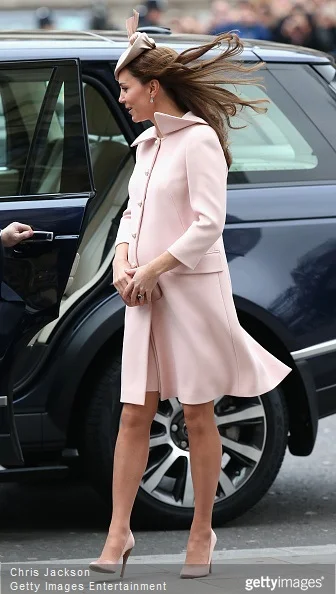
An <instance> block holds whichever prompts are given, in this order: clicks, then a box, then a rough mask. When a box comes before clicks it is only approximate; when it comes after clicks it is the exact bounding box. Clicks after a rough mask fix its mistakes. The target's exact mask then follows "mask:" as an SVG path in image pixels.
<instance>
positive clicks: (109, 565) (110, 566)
mask: <svg viewBox="0 0 336 594" xmlns="http://www.w3.org/2000/svg"><path fill="white" fill-rule="evenodd" d="M134 545H135V540H134V536H133V534H132V532H131V531H130V532H129V535H128V537H127V540H126V544H125V546H124V548H123V551H122V553H121V557H120V559H117V560H116V559H114V560H111V561H110V560H107V561H106V560H105V559H104V560H102V561H100V560H99V559H98V560H97V561H92V563H90V565H89V568H90V569H92V571H97V572H99V573H115V572H116V571H117V569H118V566H119V565H120V563H121V560H122V567H121V572H120V577H124V573H125V568H126V563H127V560H128V557H129V556H130V554H131V551H132V549H133V547H134Z"/></svg>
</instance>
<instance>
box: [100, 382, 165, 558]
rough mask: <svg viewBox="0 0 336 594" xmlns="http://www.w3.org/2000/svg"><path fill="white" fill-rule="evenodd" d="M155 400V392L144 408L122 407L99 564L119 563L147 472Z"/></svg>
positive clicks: (130, 405) (135, 405)
mask: <svg viewBox="0 0 336 594" xmlns="http://www.w3.org/2000/svg"><path fill="white" fill-rule="evenodd" d="M158 399H159V393H158V392H147V393H146V400H145V404H144V406H142V405H138V404H128V403H125V404H124V406H123V410H122V413H121V420H120V428H119V432H118V438H117V442H116V447H115V452H114V466H113V484H112V501H113V512H112V519H111V523H110V528H109V533H108V536H107V539H106V543H105V546H104V549H103V552H102V554H101V556H100V559H101V560H114V559H119V558H120V555H121V551H122V549H123V547H124V544H125V542H126V539H127V536H128V533H129V530H130V517H131V512H132V508H133V504H134V500H135V497H136V494H137V492H138V488H139V484H140V481H141V478H142V476H143V474H144V472H145V470H146V465H147V461H148V452H149V436H150V428H151V424H152V421H153V418H154V416H155V414H156V411H157V406H158Z"/></svg>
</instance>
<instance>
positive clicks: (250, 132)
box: [228, 71, 335, 184]
mask: <svg viewBox="0 0 336 594" xmlns="http://www.w3.org/2000/svg"><path fill="white" fill-rule="evenodd" d="M260 74H262V76H263V79H264V85H265V88H260V87H257V86H255V85H246V86H244V87H242V88H243V91H242V90H240V91H239V94H240V95H241V96H243V97H244V98H249V99H268V100H269V104H268V105H267V113H266V114H256V113H255V112H253V111H252V110H244V111H243V112H241V113H239V114H237V116H235V117H234V118H232V120H231V122H232V125H233V126H234V127H235V129H230V130H229V142H230V149H231V154H232V166H231V168H230V172H229V180H228V181H229V183H231V184H236V183H275V184H277V183H286V182H305V181H309V182H312V181H316V182H318V181H321V182H323V181H329V180H330V181H331V180H334V179H335V172H334V168H333V167H332V164H331V162H330V158H331V155H332V158H334V157H335V155H334V153H333V150H332V149H331V147H330V145H329V144H328V143H327V142H326V140H325V138H324V137H323V135H322V134H321V132H320V131H319V129H318V126H316V123H314V122H313V121H311V119H310V118H309V117H307V115H306V113H305V112H304V110H303V109H302V108H301V106H300V105H299V104H298V103H297V102H296V101H294V99H293V98H292V97H290V95H289V94H288V93H287V91H286V90H285V89H284V88H283V86H282V85H281V84H279V82H277V81H276V80H275V78H274V77H273V76H272V74H270V73H269V72H267V71H266V72H265V71H264V72H261V73H260ZM234 92H236V93H237V88H235V89H234ZM306 92H309V86H308V87H307V88H306ZM324 100H325V102H327V100H328V98H327V96H325V97H324ZM322 104H323V103H322ZM242 126H244V127H243V128H242ZM236 128H240V129H236Z"/></svg>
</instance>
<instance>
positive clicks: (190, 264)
mask: <svg viewBox="0 0 336 594" xmlns="http://www.w3.org/2000/svg"><path fill="white" fill-rule="evenodd" d="M167 252H169V253H170V254H171V255H172V256H174V258H176V260H179V262H181V264H184V265H185V266H187V268H190V269H191V270H194V269H195V268H196V266H197V264H198V263H199V261H200V259H201V257H198V256H197V257H195V256H194V257H191V256H190V254H188V258H186V256H185V255H183V254H182V256H181V254H180V253H179V250H178V248H175V247H174V246H171V247H169V248H168V249H167Z"/></svg>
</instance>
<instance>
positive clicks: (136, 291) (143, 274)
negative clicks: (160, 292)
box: [123, 264, 159, 306]
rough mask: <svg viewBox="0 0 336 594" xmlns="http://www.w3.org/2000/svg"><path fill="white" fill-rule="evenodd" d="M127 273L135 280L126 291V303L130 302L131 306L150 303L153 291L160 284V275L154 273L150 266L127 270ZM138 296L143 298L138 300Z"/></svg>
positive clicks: (124, 296) (124, 297)
mask: <svg viewBox="0 0 336 594" xmlns="http://www.w3.org/2000/svg"><path fill="white" fill-rule="evenodd" d="M125 273H126V274H127V275H130V276H131V277H133V278H132V280H131V281H130V282H129V283H128V285H127V287H126V289H125V290H124V293H123V299H124V301H126V300H127V301H129V300H130V303H131V306H134V305H145V303H150V302H151V301H152V291H153V289H154V287H155V285H156V284H157V282H158V278H159V275H158V274H156V273H155V272H153V269H152V267H150V266H149V265H148V264H146V265H145V266H139V267H138V268H126V270H125ZM138 295H143V298H142V299H138V298H137V296H138Z"/></svg>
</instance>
